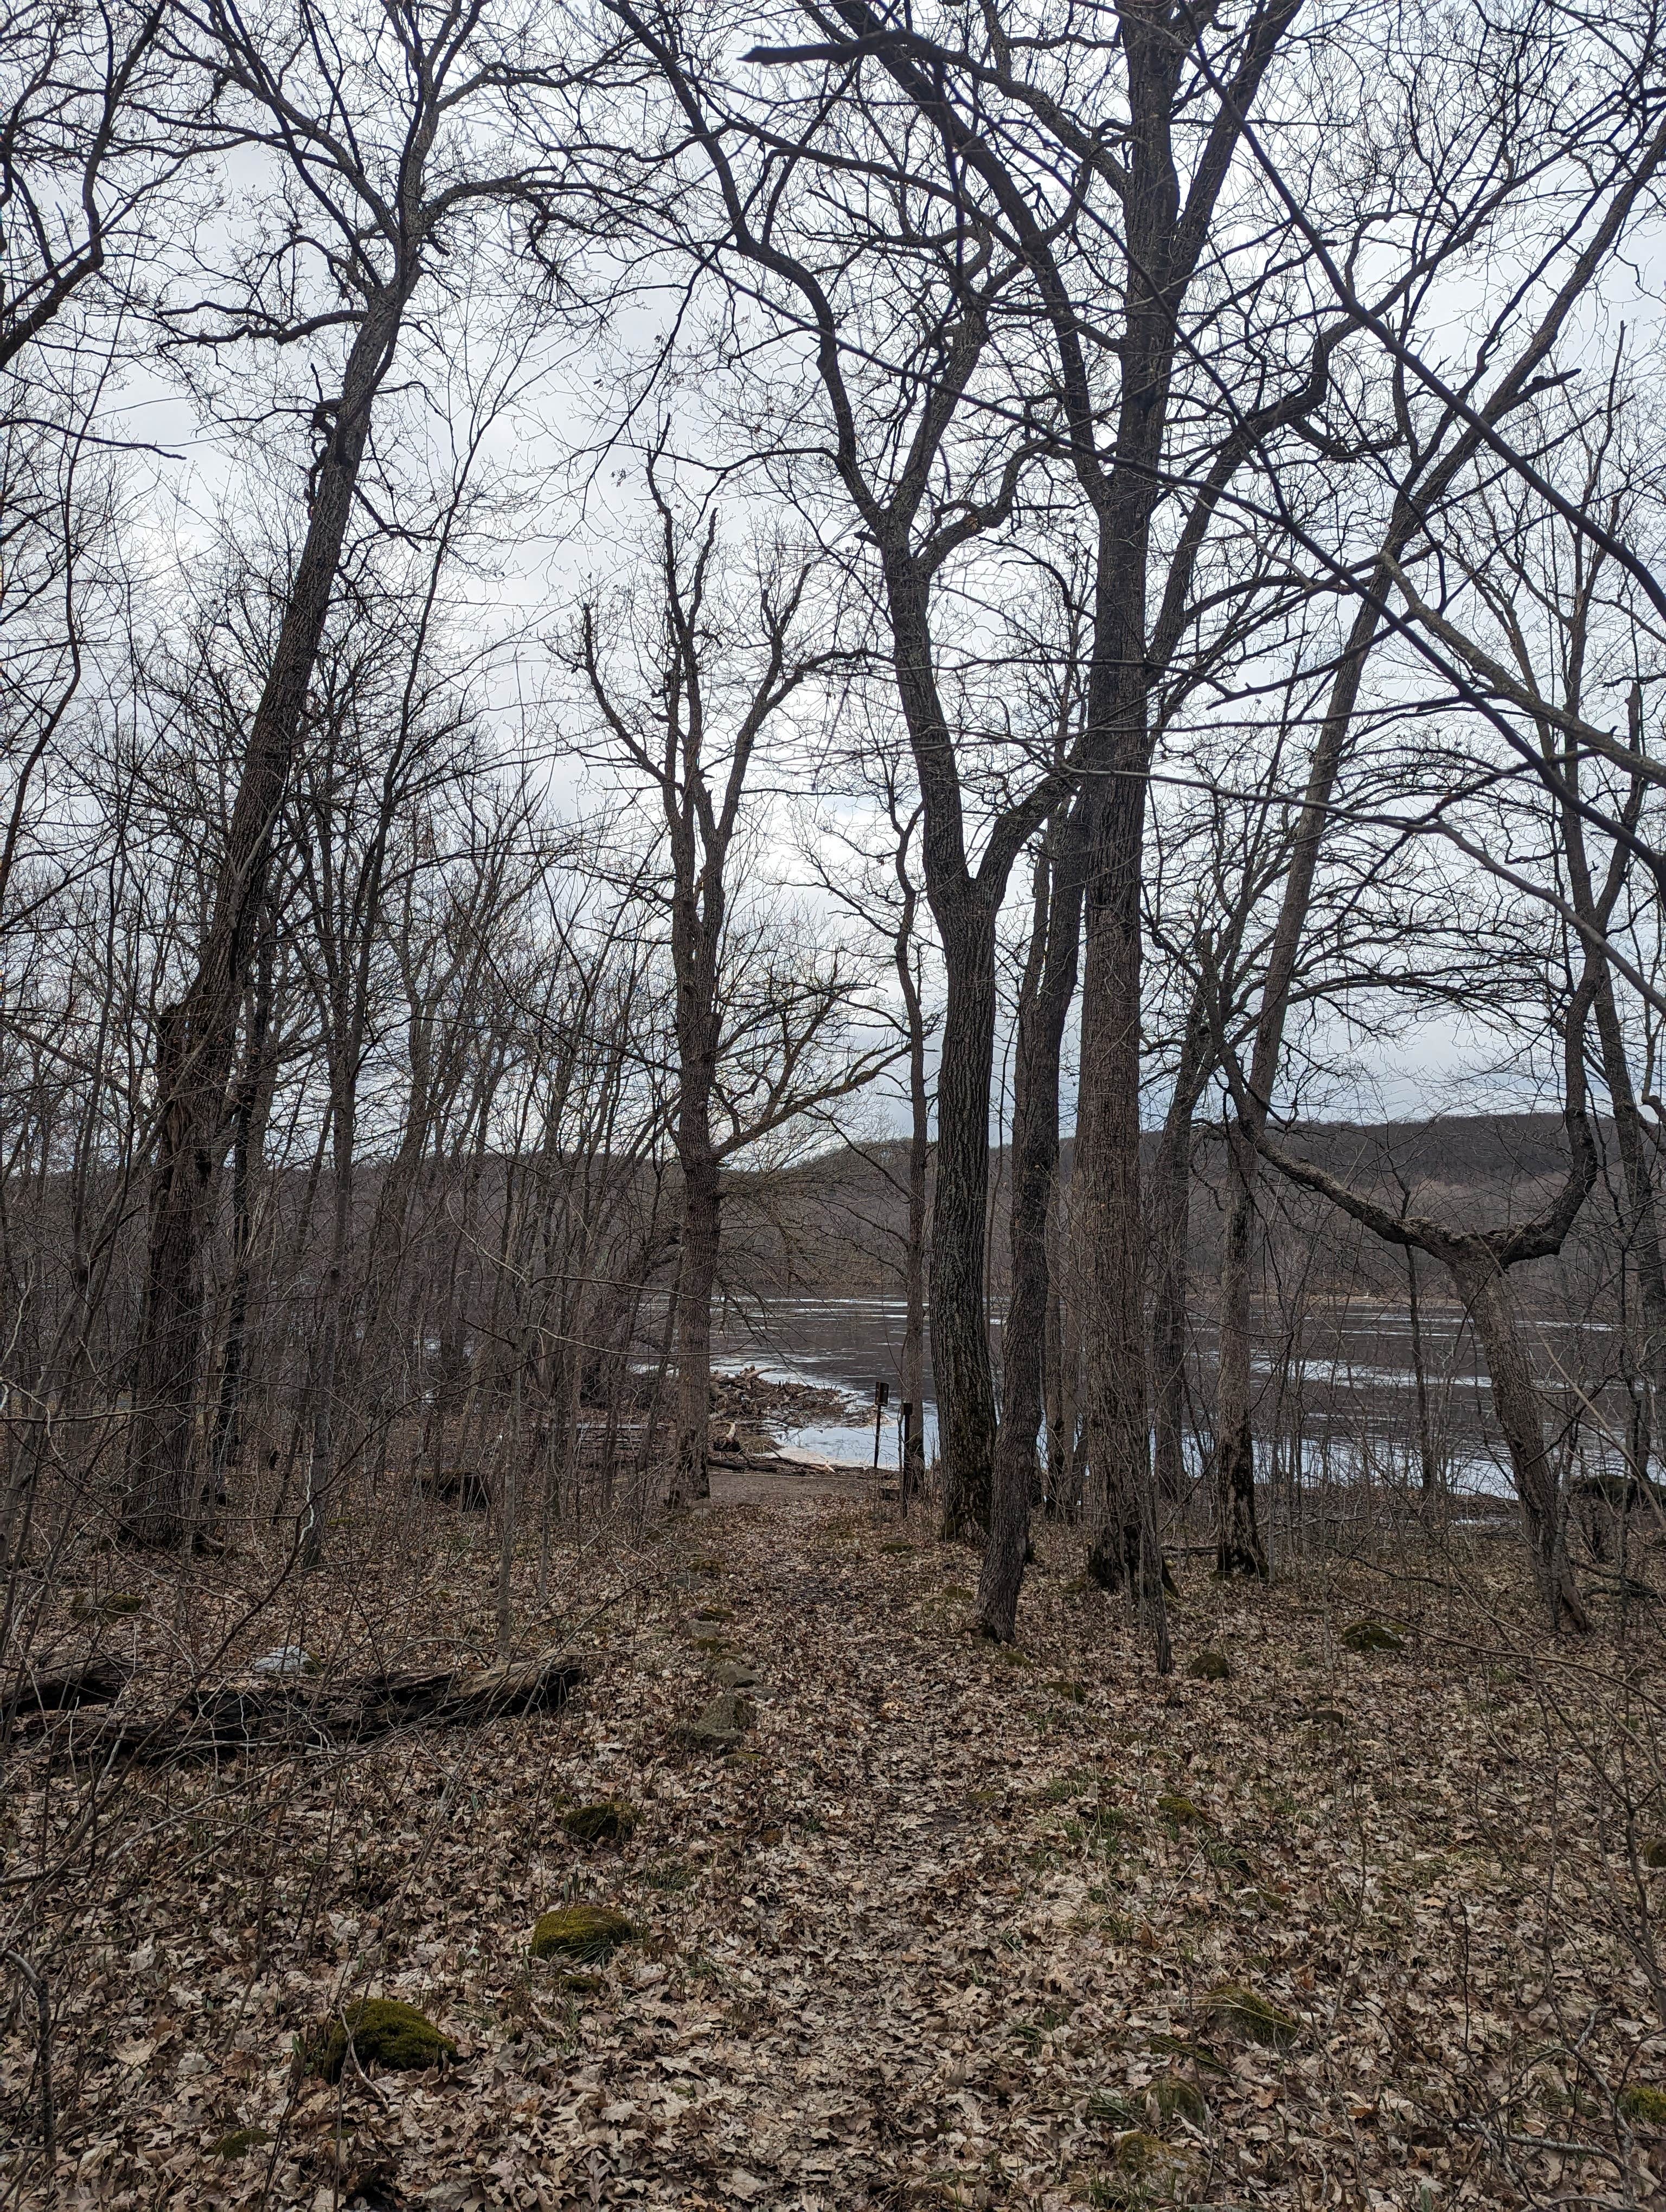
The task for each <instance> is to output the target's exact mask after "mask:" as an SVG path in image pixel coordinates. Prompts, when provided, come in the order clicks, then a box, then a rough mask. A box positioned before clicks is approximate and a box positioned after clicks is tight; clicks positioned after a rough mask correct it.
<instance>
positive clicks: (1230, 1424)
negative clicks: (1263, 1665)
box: [1214, 1129, 1267, 1582]
mask: <svg viewBox="0 0 1666 2212" xmlns="http://www.w3.org/2000/svg"><path fill="white" fill-rule="evenodd" d="M1227 1150H1228V1154H1229V1157H1230V1161H1231V1192H1232V1210H1231V1213H1230V1214H1229V1215H1228V1216H1227V1219H1226V1239H1225V1254H1224V1256H1223V1259H1222V1263H1221V1271H1220V1340H1219V1362H1218V1369H1217V1375H1216V1383H1215V1463H1214V1510H1215V1572H1216V1573H1217V1574H1218V1575H1221V1576H1224V1577H1230V1576H1234V1575H1243V1576H1252V1577H1256V1578H1257V1579H1259V1580H1260V1581H1262V1582H1265V1581H1266V1579H1267V1554H1266V1553H1265V1551H1264V1550H1263V1549H1262V1541H1261V1530H1260V1528H1259V1526H1258V1525H1257V1522H1256V1437H1255V1428H1254V1424H1253V1421H1252V1419H1251V1409H1250V1397H1249V1327H1250V1322H1249V1254H1250V1245H1251V1240H1252V1238H1253V1236H1254V1232H1255V1221H1256V1152H1255V1147H1254V1146H1253V1145H1251V1144H1250V1143H1249V1141H1248V1140H1247V1139H1245V1137H1244V1136H1243V1133H1242V1132H1241V1131H1240V1130H1237V1129H1234V1130H1232V1131H1231V1134H1230V1135H1229V1137H1228V1139H1227Z"/></svg>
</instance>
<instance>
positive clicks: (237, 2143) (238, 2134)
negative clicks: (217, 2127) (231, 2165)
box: [209, 2128, 272, 2158]
mask: <svg viewBox="0 0 1666 2212" xmlns="http://www.w3.org/2000/svg"><path fill="white" fill-rule="evenodd" d="M271 2139H272V2131H271V2129H270V2128H234V2129H233V2130H232V2131H231V2133H230V2134H229V2135H228V2136H221V2138H220V2140H219V2142H217V2143H213V2144H210V2148H209V2156H210V2158H246V2157H247V2156H248V2154H249V2153H250V2152H251V2151H252V2150H260V2149H262V2148H264V2146H265V2145H266V2144H267V2143H269V2142H271Z"/></svg>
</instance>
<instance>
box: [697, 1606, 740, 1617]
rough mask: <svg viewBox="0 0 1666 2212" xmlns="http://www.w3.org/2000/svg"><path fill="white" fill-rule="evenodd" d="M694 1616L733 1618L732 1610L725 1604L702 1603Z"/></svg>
mask: <svg viewBox="0 0 1666 2212" xmlns="http://www.w3.org/2000/svg"><path fill="white" fill-rule="evenodd" d="M694 1617H695V1619H696V1620H733V1619H734V1612H733V1607H729V1606H727V1605H702V1607H701V1608H700V1610H699V1612H698V1613H696V1614H695V1616H694Z"/></svg>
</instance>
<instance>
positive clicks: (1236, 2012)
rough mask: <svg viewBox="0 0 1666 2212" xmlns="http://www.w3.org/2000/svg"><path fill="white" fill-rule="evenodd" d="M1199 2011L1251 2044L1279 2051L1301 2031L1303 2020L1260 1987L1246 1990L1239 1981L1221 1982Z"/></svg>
mask: <svg viewBox="0 0 1666 2212" xmlns="http://www.w3.org/2000/svg"><path fill="white" fill-rule="evenodd" d="M1200 2009H1201V2010H1202V2011H1204V2012H1206V2013H1207V2014H1208V2015H1209V2016H1210V2018H1211V2019H1212V2020H1216V2021H1219V2022H1220V2024H1221V2026H1222V2027H1230V2028H1232V2029H1234V2030H1236V2032H1237V2033H1238V2034H1239V2035H1242V2036H1243V2037H1245V2038H1246V2039H1248V2040H1249V2042H1251V2043H1264V2044H1267V2045H1270V2046H1271V2048H1272V2049H1274V2051H1282V2050H1284V2049H1285V2048H1286V2046H1287V2045H1290V2044H1292V2043H1293V2042H1294V2041H1295V2040H1296V2039H1297V2037H1298V2035H1299V2034H1300V2033H1301V2032H1302V2023H1301V2022H1300V2021H1299V2020H1298V2019H1297V2017H1296V2015H1295V2014H1294V2013H1293V2012H1286V2010H1285V2008H1284V2007H1283V2006H1282V2005H1280V2004H1274V2002H1273V2000H1272V1998H1271V1997H1265V1996H1262V1993H1261V1991H1260V1990H1251V1989H1246V1988H1244V1987H1243V1984H1241V1983H1238V1982H1222V1983H1220V1984H1219V1986H1218V1987H1217V1988H1215V1989H1213V1990H1210V1992H1209V1994H1208V1996H1207V1997H1205V1998H1204V2000H1203V2002H1202V2005H1201V2008H1200Z"/></svg>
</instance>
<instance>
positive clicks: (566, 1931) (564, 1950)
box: [532, 1905, 636, 1962]
mask: <svg viewBox="0 0 1666 2212" xmlns="http://www.w3.org/2000/svg"><path fill="white" fill-rule="evenodd" d="M635 1932H636V1931H635V1929H634V1928H633V1927H632V1926H631V1924H630V1923H629V1921H628V1920H627V1919H626V1918H625V1917H624V1915H623V1912H616V1911H614V1910H613V1907H612V1906H611V1905H560V1906H558V1907H557V1908H556V1911H553V1912H546V1913H545V1914H544V1917H542V1919H541V1920H540V1921H539V1922H538V1925H537V1927H536V1928H534V1929H533V1930H532V1956H533V1957H534V1958H535V1959H577V1960H581V1961H584V1962H593V1961H595V1960H599V1959H607V1958H611V1955H612V1954H613V1953H614V1952H615V1951H617V1949H618V1948H619V1946H620V1944H621V1943H628V1942H629V1941H630V1938H631V1937H632V1936H634V1935H635Z"/></svg>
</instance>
